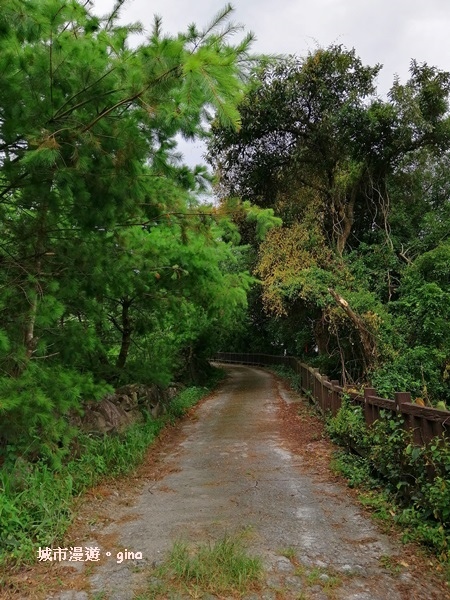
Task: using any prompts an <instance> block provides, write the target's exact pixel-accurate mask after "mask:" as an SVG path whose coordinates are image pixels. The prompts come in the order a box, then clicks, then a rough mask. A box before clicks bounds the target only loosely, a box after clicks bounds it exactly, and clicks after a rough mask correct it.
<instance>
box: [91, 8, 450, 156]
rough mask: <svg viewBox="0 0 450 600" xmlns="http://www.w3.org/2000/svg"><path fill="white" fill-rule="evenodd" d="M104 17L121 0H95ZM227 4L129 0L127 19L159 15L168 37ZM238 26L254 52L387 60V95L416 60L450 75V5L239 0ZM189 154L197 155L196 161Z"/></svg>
mask: <svg viewBox="0 0 450 600" xmlns="http://www.w3.org/2000/svg"><path fill="white" fill-rule="evenodd" d="M94 4H95V12H97V13H99V14H104V13H105V12H109V10H110V9H111V8H112V7H113V5H114V0H94ZM225 4H226V2H224V1H223V0H209V1H208V0H128V3H127V4H126V5H125V7H124V9H122V15H123V20H124V21H126V22H133V21H141V22H142V23H143V25H144V27H145V28H146V29H150V28H151V26H152V22H153V15H154V14H158V15H160V16H161V17H162V19H163V29H164V31H166V32H167V33H177V32H178V31H185V30H186V26H187V25H188V24H189V23H192V22H194V23H196V24H197V25H198V26H199V27H201V26H202V25H206V24H207V23H208V22H209V21H210V20H211V18H212V17H213V16H214V15H215V14H216V13H217V12H218V11H219V10H220V9H221V8H223V7H224V6H225ZM232 5H233V6H234V8H235V12H234V16H233V21H234V22H238V23H241V24H242V25H244V26H245V29H246V30H247V31H249V30H250V31H253V32H254V33H255V35H256V38H257V41H256V42H255V44H254V50H255V52H258V53H267V54H273V53H275V54H297V55H300V56H301V55H304V54H305V53H306V52H307V51H308V50H314V49H315V48H316V47H317V45H319V46H322V47H326V46H328V45H330V44H332V43H337V44H343V45H344V46H346V47H347V48H355V49H356V52H357V54H358V55H359V56H360V57H361V59H362V60H363V61H364V63H365V64H368V65H374V64H376V63H381V64H382V65H383V69H382V71H381V74H380V75H379V77H378V90H379V93H380V94H383V95H384V94H386V93H387V91H388V90H389V88H390V86H391V84H392V81H393V78H394V75H395V74H397V75H399V77H400V80H401V81H402V82H404V81H406V79H407V78H408V68H409V64H410V61H411V59H412V58H415V59H417V60H418V61H419V62H427V63H428V64H430V65H435V66H437V67H439V68H441V69H444V70H450V0H427V1H426V2H425V1H424V0H376V1H375V0H278V2H276V0H275V1H274V0H235V1H234V2H232ZM182 150H183V152H185V154H186V159H187V160H188V162H190V163H192V162H201V153H202V150H201V147H200V146H198V145H197V146H196V147H194V148H189V149H188V150H187V149H186V148H185V147H183V148H182ZM188 155H189V156H188Z"/></svg>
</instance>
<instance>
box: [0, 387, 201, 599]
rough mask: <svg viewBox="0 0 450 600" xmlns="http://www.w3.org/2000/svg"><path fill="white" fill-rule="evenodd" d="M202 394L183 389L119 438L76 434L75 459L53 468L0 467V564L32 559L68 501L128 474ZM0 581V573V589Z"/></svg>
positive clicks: (56, 528)
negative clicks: (165, 408) (158, 411)
mask: <svg viewBox="0 0 450 600" xmlns="http://www.w3.org/2000/svg"><path fill="white" fill-rule="evenodd" d="M211 387H212V386H211ZM207 391H208V389H207V388H204V387H190V388H186V389H185V390H183V391H182V392H181V393H180V394H179V395H178V396H177V397H175V398H174V399H173V400H172V401H171V403H170V404H169V406H168V412H167V414H165V415H164V416H162V417H159V418H157V419H154V418H152V417H151V416H150V415H148V414H147V415H146V419H145V421H144V422H143V423H137V424H134V425H132V426H131V427H129V428H128V429H127V430H126V431H125V432H123V433H122V434H117V435H105V436H101V437H92V436H90V435H87V434H81V433H80V434H79V435H78V438H77V441H78V447H79V448H80V449H81V451H80V452H79V456H76V457H72V458H71V459H69V460H67V461H66V462H65V463H63V464H61V465H60V467H59V468H57V469H55V468H54V467H53V468H52V467H51V466H50V465H49V464H48V463H47V462H45V461H43V460H40V461H37V462H34V463H31V462H28V461H26V460H24V459H22V458H20V457H19V458H17V459H16V460H15V461H14V462H13V463H10V464H5V465H4V466H3V467H2V468H1V469H0V523H1V527H0V566H3V567H5V566H9V567H12V566H14V565H18V564H20V563H22V562H28V561H32V560H33V559H34V558H35V557H36V549H37V547H39V546H41V547H44V546H49V547H52V546H54V545H55V544H58V542H59V541H61V540H62V538H63V536H64V533H65V531H66V530H67V528H68V526H69V524H70V523H71V521H72V518H73V508H74V503H73V499H74V497H75V496H78V495H80V494H81V493H83V492H84V491H85V490H87V489H88V488H90V487H92V486H94V485H95V484H97V483H98V482H99V481H101V480H102V479H105V478H111V477H117V476H119V475H124V474H126V473H129V472H130V471H132V470H133V469H134V468H135V467H136V466H137V465H138V464H139V463H140V462H142V460H143V458H144V456H145V453H146V451H147V449H148V447H149V445H150V444H151V443H152V442H153V441H154V440H155V438H156V436H157V435H158V433H159V432H160V431H161V429H162V428H163V427H164V426H165V425H166V423H168V422H174V421H175V420H176V419H177V418H180V417H181V416H183V415H184V414H185V413H186V412H187V411H188V410H189V408H190V407H192V406H193V405H194V404H196V403H197V402H198V400H199V399H200V398H202V397H203V396H205V394H206V392H207ZM1 578H2V576H1V574H0V589H1V584H2V579H1Z"/></svg>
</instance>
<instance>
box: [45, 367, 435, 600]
mask: <svg viewBox="0 0 450 600" xmlns="http://www.w3.org/2000/svg"><path fill="white" fill-rule="evenodd" d="M226 369H227V372H228V376H227V379H226V380H225V382H224V383H223V384H222V385H221V386H220V388H219V389H218V391H217V392H216V393H214V394H212V395H211V396H210V397H209V398H208V399H206V400H205V401H204V402H202V403H201V404H200V405H199V406H198V407H197V408H196V409H195V410H194V411H193V414H192V415H191V417H190V418H189V419H187V420H186V421H185V422H184V423H183V424H182V425H181V427H180V428H179V432H178V433H177V435H176V436H175V438H173V439H172V440H170V441H168V442H167V443H162V444H160V445H159V447H158V448H157V449H156V450H155V451H154V453H153V455H152V457H151V461H150V460H149V463H150V462H151V463H152V464H151V465H150V464H148V465H147V466H144V467H143V470H142V471H141V472H140V473H139V474H138V475H137V476H136V478H135V479H134V480H133V479H130V478H129V479H128V481H127V482H126V484H123V485H122V486H120V485H118V487H117V488H114V485H113V487H111V486H109V487H106V488H103V491H102V489H101V488H99V489H97V491H96V495H95V496H94V497H93V498H92V502H91V503H90V507H89V511H88V514H87V515H86V514H84V515H83V511H81V513H80V517H79V521H78V525H77V526H76V527H75V528H74V530H73V531H72V532H71V535H72V536H78V535H79V536H80V539H78V538H76V539H75V537H74V540H73V545H74V546H75V545H77V546H88V545H89V546H98V547H99V548H100V549H101V552H102V555H104V554H105V553H106V552H111V557H109V558H106V556H105V557H104V558H102V560H101V561H100V562H99V563H79V564H78V565H77V564H75V563H66V566H65V567H64V566H62V567H61V568H63V569H64V568H66V572H65V575H64V574H60V580H61V583H63V587H62V590H63V591H60V592H58V593H55V594H50V595H48V596H47V598H52V599H53V600H87V599H96V598H102V599H104V600H106V599H109V600H131V599H132V598H133V597H134V596H135V594H136V593H137V591H139V590H142V589H145V581H146V578H147V577H148V573H149V569H150V567H151V566H152V565H154V564H158V563H159V562H160V561H161V559H162V557H163V556H164V553H165V552H166V551H167V550H168V549H169V548H171V547H172V545H173V543H174V541H175V540H177V539H184V540H189V541H205V540H214V539H217V538H219V537H220V536H222V535H223V534H224V533H229V534H233V533H236V532H240V531H244V530H245V531H247V537H246V539H247V542H248V543H247V546H248V547H249V550H250V552H251V553H253V554H257V555H259V556H260V557H262V559H263V561H264V565H265V569H266V584H265V587H264V591H262V592H260V593H259V594H256V595H255V594H253V595H250V596H248V598H252V599H257V598H263V599H265V600H278V599H282V598H285V599H290V598H292V599H294V598H305V599H306V598H308V599H311V600H324V599H326V598H334V599H336V600H339V599H342V600H403V599H405V600H406V599H408V600H411V599H423V600H425V599H426V600H432V599H436V600H437V599H442V598H446V597H447V595H446V591H445V587H443V586H441V584H440V583H439V582H438V581H437V580H436V581H435V582H433V577H432V573H428V574H427V573H426V569H423V570H420V571H419V570H418V569H417V567H415V566H414V565H413V564H409V562H408V560H407V558H405V550H404V548H403V547H402V546H401V545H399V544H398V543H397V542H396V540H395V539H394V538H390V537H388V536H387V535H384V534H382V533H380V531H379V530H378V529H377V527H376V526H375V525H374V523H373V522H372V521H371V519H370V518H369V517H368V516H367V515H366V514H365V513H364V511H363V509H362V508H361V507H359V506H358V505H357V504H356V503H355V501H354V500H353V496H352V494H351V492H350V491H349V490H348V489H347V488H346V487H345V485H344V484H342V483H340V482H339V481H338V480H337V478H336V477H334V476H333V475H332V474H331V472H329V471H328V466H326V464H325V463H327V457H326V456H325V457H323V456H322V458H320V456H321V454H320V449H321V448H326V445H327V444H328V445H329V442H326V441H323V440H321V439H320V436H318V438H317V436H316V438H314V435H313V436H311V431H307V430H309V429H310V428H311V427H312V426H311V420H310V419H308V418H307V417H305V418H304V419H303V420H302V419H301V418H300V419H297V421H296V422H295V423H294V420H295V419H294V417H293V415H294V414H297V412H298V405H297V404H296V403H297V402H298V400H299V397H298V396H297V395H296V394H295V393H294V392H292V391H290V390H288V389H287V388H286V387H285V385H284V384H283V383H282V382H280V381H279V380H278V379H277V378H276V377H275V376H273V375H272V374H270V373H268V372H265V371H263V370H261V369H257V368H249V367H243V366H227V367H226ZM293 427H294V429H293ZM302 427H303V433H302ZM325 453H326V452H325ZM322 459H323V461H324V462H323V461H322V462H323V464H322V463H321V465H322V466H320V465H319V463H320V461H321V460H322ZM324 465H325V466H324ZM317 466H319V467H320V468H319V470H317V468H315V467H317ZM71 545H72V544H71ZM125 548H126V549H127V550H128V551H132V552H134V553H136V552H141V553H142V559H139V558H138V559H135V560H123V562H121V563H120V564H119V563H118V562H117V560H116V555H117V552H119V551H124V549H125ZM286 549H289V558H286V557H285V556H283V554H287V552H286ZM400 561H401V562H403V563H404V565H403V566H401V568H399V569H398V570H396V571H395V573H394V572H393V571H392V570H390V569H389V568H387V565H392V564H395V565H398V564H400ZM74 566H75V567H77V568H76V569H74ZM299 566H300V567H302V568H303V572H304V573H306V574H308V573H311V572H312V571H313V570H315V571H314V572H315V573H316V577H315V578H311V577H309V579H308V578H307V579H305V577H300V576H298V575H295V574H294V573H295V571H296V569H298V567H299ZM69 571H70V572H71V573H70V572H69ZM332 576H334V577H337V578H338V581H339V584H338V585H337V586H334V587H333V589H328V588H327V585H326V583H327V581H328V580H329V579H330V577H332ZM60 589H61V588H60ZM208 598H212V596H208Z"/></svg>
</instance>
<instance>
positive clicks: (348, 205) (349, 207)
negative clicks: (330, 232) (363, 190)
mask: <svg viewBox="0 0 450 600" xmlns="http://www.w3.org/2000/svg"><path fill="white" fill-rule="evenodd" d="M337 213H338V215H339V223H337V224H335V229H336V230H337V231H338V233H337V240H336V250H337V252H338V254H339V256H342V253H343V252H344V249H345V246H346V244H347V240H348V238H349V236H350V233H351V231H352V227H353V223H354V221H355V193H354V192H352V194H351V196H350V200H349V201H348V202H344V203H343V204H341V206H340V208H339V210H338V211H337Z"/></svg>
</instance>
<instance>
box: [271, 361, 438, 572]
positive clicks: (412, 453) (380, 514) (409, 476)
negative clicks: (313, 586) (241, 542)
mask: <svg viewBox="0 0 450 600" xmlns="http://www.w3.org/2000/svg"><path fill="white" fill-rule="evenodd" d="M271 370H272V371H274V372H275V373H277V374H278V375H280V376H281V377H283V378H284V379H286V380H287V381H289V383H290V385H291V386H292V388H293V389H295V390H296V391H298V392H299V393H301V394H303V392H302V389H301V386H300V380H299V376H298V374H297V373H294V372H293V371H292V370H291V369H289V368H286V367H279V366H274V367H271ZM311 401H312V399H311ZM311 409H312V410H314V411H317V414H319V412H318V409H317V408H315V405H314V404H311ZM320 416H321V418H322V419H324V434H326V435H327V436H328V437H329V438H330V439H331V440H332V441H333V442H335V443H336V444H338V445H339V446H340V447H341V450H338V451H337V452H336V453H335V456H334V459H333V462H332V464H331V468H332V469H333V470H334V471H336V473H339V474H340V475H342V476H344V477H345V479H346V480H347V484H348V486H349V487H351V488H355V489H357V490H358V492H359V500H360V502H361V503H362V504H363V505H364V506H366V507H367V508H370V509H371V511H372V513H373V515H374V517H375V518H376V519H377V520H381V521H383V522H385V523H386V524H387V525H388V526H389V525H390V524H392V523H394V524H396V525H398V526H399V528H400V531H401V537H402V540H403V541H404V542H409V541H411V542H417V543H420V544H422V545H423V546H425V547H426V548H427V549H428V550H429V551H431V552H432V553H433V554H435V555H436V556H437V557H438V559H439V560H440V561H441V563H442V569H443V570H445V574H446V577H447V579H448V580H449V581H450V493H449V492H450V444H449V442H448V439H446V438H445V437H436V438H434V440H433V441H432V442H431V443H430V444H428V445H427V446H417V445H415V444H414V443H413V436H412V432H411V431H410V430H408V429H405V427H404V426H403V423H402V419H401V417H398V418H395V417H393V416H392V414H391V413H389V412H388V411H386V412H382V413H381V418H380V419H379V420H377V421H376V422H375V423H374V424H373V425H372V426H371V427H367V425H366V422H365V418H364V414H363V411H362V407H361V406H359V405H356V404H354V403H353V402H352V401H351V399H350V397H349V396H346V397H345V396H344V399H343V402H342V406H341V408H340V409H339V411H338V412H337V414H336V416H335V417H332V416H331V414H327V415H322V414H321V415H320ZM285 556H287V554H285Z"/></svg>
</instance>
